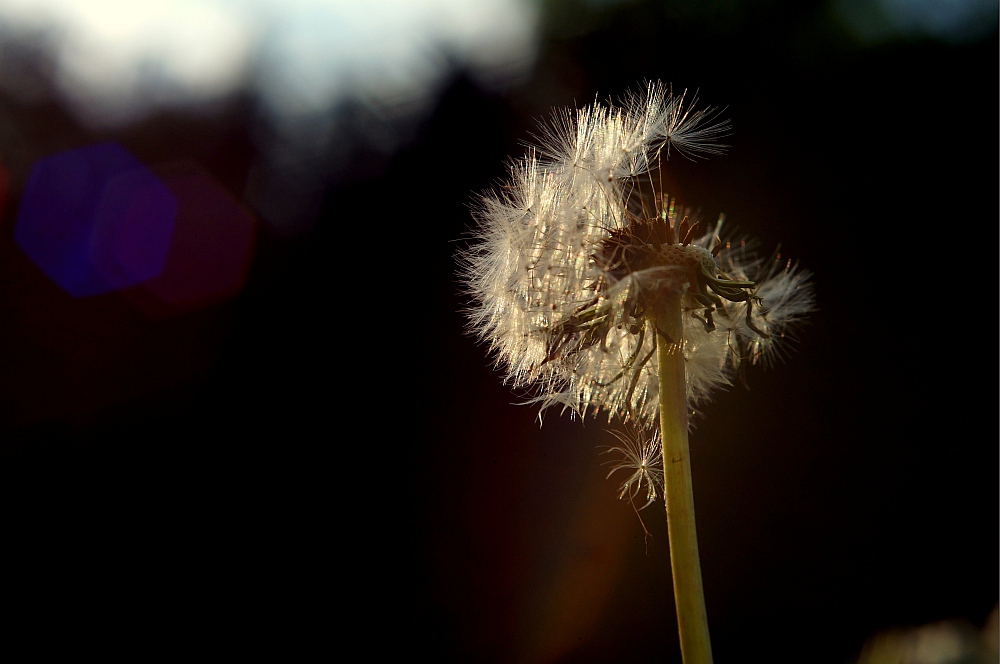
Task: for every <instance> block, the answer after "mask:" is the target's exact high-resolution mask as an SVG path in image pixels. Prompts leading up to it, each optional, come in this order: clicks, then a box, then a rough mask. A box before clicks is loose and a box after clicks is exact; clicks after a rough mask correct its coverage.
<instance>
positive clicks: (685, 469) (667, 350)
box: [656, 298, 712, 664]
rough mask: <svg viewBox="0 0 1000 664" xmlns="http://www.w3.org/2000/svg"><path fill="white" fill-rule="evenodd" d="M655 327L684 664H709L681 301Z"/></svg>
mask: <svg viewBox="0 0 1000 664" xmlns="http://www.w3.org/2000/svg"><path fill="white" fill-rule="evenodd" d="M668 299H673V298H668ZM656 322H657V365H658V369H659V379H660V429H661V438H662V441H663V472H664V501H665V502H666V507H667V532H668V535H669V538H670V567H671V570H672V572H673V580H674V604H675V605H676V607H677V626H678V629H679V631H680V637H681V657H682V658H683V660H684V664H711V662H712V644H711V641H710V640H709V637H708V615H707V613H706V611H705V591H704V589H703V588H702V583H701V563H700V561H699V558H698V536H697V533H696V532H695V524H694V494H693V492H692V489H691V460H690V454H689V451H688V434H687V396H686V388H685V383H684V358H683V354H682V352H681V346H680V344H679V343H677V342H676V341H674V340H673V339H681V338H682V336H681V335H682V332H681V330H682V329H683V328H682V325H683V324H682V322H681V308H680V301H679V300H677V301H675V302H674V301H672V302H669V303H665V304H664V306H663V307H662V308H661V310H660V311H657V321H656ZM667 335H669V336H667ZM671 337H672V338H673V339H672V338H671Z"/></svg>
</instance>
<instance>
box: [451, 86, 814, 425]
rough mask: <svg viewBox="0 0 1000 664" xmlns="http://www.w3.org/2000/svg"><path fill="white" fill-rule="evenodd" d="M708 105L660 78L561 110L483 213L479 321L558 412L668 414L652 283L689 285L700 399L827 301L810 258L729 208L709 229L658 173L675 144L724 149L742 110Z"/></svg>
mask: <svg viewBox="0 0 1000 664" xmlns="http://www.w3.org/2000/svg"><path fill="white" fill-rule="evenodd" d="M693 106H694V101H692V102H691V103H690V104H686V103H685V98H684V95H679V96H675V95H673V94H672V93H671V91H670V90H669V89H667V88H665V87H664V86H663V85H662V84H650V85H648V86H647V88H646V90H645V91H644V94H642V95H635V96H631V97H628V98H626V99H625V100H623V102H622V103H620V104H611V103H609V104H607V105H602V104H593V105H591V106H588V107H586V108H583V109H580V110H577V111H575V112H572V111H564V112H558V113H556V114H555V115H554V117H553V120H552V122H551V123H550V124H549V125H547V126H545V127H543V128H542V131H541V135H540V139H539V145H538V146H536V147H534V148H532V149H530V150H529V152H528V154H527V155H526V156H525V157H524V158H523V159H522V160H520V161H518V162H516V163H514V164H512V166H511V167H510V179H509V180H508V181H507V182H506V183H505V184H504V185H503V186H502V187H500V188H499V189H497V190H494V191H490V192H487V193H485V194H484V195H482V196H481V197H480V198H479V200H478V202H477V205H476V206H475V208H474V211H473V216H474V217H475V219H476V221H477V222H478V225H477V228H476V229H475V231H474V237H473V241H472V242H471V243H470V245H469V246H468V247H467V248H466V249H464V250H463V251H462V252H461V253H460V256H459V260H460V263H461V266H462V279H463V282H464V285H465V288H466V290H467V293H468V294H469V295H470V296H471V300H472V302H473V303H472V305H471V307H470V309H469V311H468V315H469V317H470V321H471V327H472V329H473V330H474V331H475V333H476V334H477V335H478V336H479V338H480V339H482V340H483V341H485V342H486V343H487V344H488V345H489V347H490V349H491V351H492V353H493V355H494V357H495V359H496V362H497V364H498V365H499V366H500V367H501V368H502V369H503V370H504V371H505V372H506V377H507V380H508V381H509V382H510V383H511V384H513V385H514V386H515V387H518V388H527V389H530V390H536V391H535V392H532V393H531V394H532V396H533V398H532V399H531V400H532V401H536V402H538V403H539V404H540V405H541V407H542V409H541V410H542V411H544V410H545V409H546V408H548V407H550V406H559V407H561V408H562V409H564V410H565V409H570V410H571V411H572V412H574V413H576V414H578V415H580V416H581V417H582V416H584V415H585V414H587V413H588V411H589V412H597V411H600V410H603V411H605V412H606V413H607V415H608V418H609V420H610V419H611V418H614V417H615V416H618V417H621V418H623V419H624V420H626V421H632V422H635V423H637V424H638V425H640V426H641V425H645V424H651V423H653V422H655V417H656V414H657V409H658V405H659V398H658V380H657V363H656V361H655V344H656V341H655V340H656V338H657V334H656V329H654V323H652V322H651V319H650V316H649V315H648V311H647V312H646V313H645V314H644V312H643V308H644V307H645V309H647V310H648V309H649V301H650V298H655V297H661V296H663V294H665V293H666V294H667V295H668V296H669V294H670V293H674V294H676V295H677V296H679V297H680V298H681V300H680V301H681V305H682V320H683V331H682V332H681V333H677V332H674V336H675V337H679V338H672V341H673V342H674V343H679V344H681V345H682V349H683V355H684V359H685V368H686V376H687V394H688V401H689V404H690V405H691V406H692V407H695V406H697V404H698V403H699V402H702V401H704V400H705V398H706V397H707V396H708V395H709V393H710V392H711V391H712V390H713V389H715V388H717V387H720V386H723V385H728V384H730V381H731V379H732V376H733V375H734V372H735V371H736V370H737V369H738V367H739V366H740V364H741V362H744V361H750V362H757V361H759V360H762V359H766V358H768V357H769V356H772V355H773V350H774V348H775V344H776V343H777V342H779V341H780V340H781V339H782V337H783V336H785V334H786V333H787V332H788V330H789V326H790V325H792V324H793V323H794V322H796V321H797V320H799V319H801V318H802V316H803V315H804V314H806V313H808V312H809V311H810V310H811V309H812V308H813V295H812V289H811V284H810V283H809V281H808V280H809V275H808V273H806V272H803V271H799V270H797V269H796V267H795V266H793V265H792V264H791V262H786V263H784V264H781V263H780V262H777V261H776V260H775V259H768V260H763V259H759V258H756V257H755V256H754V253H753V251H752V250H750V249H748V248H747V245H746V244H744V243H735V244H736V245H737V246H731V245H730V243H724V242H723V241H722V240H721V239H720V238H719V229H720V226H721V219H720V222H719V223H717V224H715V227H714V228H712V229H710V230H709V231H708V232H707V233H704V234H701V235H700V236H699V235H698V234H697V233H694V232H693V228H692V227H693V224H692V223H691V222H689V220H688V218H687V217H686V216H685V212H686V210H685V209H682V208H679V207H677V206H675V204H674V203H673V201H672V200H671V199H670V198H669V197H668V196H667V195H666V192H662V191H660V187H658V186H657V184H656V180H657V178H658V176H657V175H656V173H657V172H658V169H661V168H663V167H664V165H665V162H666V159H667V158H668V157H669V156H670V155H671V154H672V153H680V154H683V155H687V156H696V155H699V154H706V153H719V152H721V151H722V149H723V148H724V146H720V145H718V144H717V143H716V142H715V141H716V139H717V138H719V137H720V136H722V135H724V134H725V133H727V132H728V129H729V124H728V121H719V120H718V119H717V118H718V116H717V113H716V112H715V110H714V109H711V108H709V109H705V110H694V109H693ZM654 227H655V228H654ZM654 231H655V232H654ZM657 233H658V234H659V235H656V234H657ZM664 233H666V234H667V235H664ZM654 236H656V237H659V238H660V240H652V239H649V238H652V237H654ZM664 237H667V238H668V239H667V240H664V239H663V238H664ZM654 245H655V246H654ZM628 252H631V253H628ZM642 252H646V253H645V254H644V253H642ZM640 255H641V256H647V258H642V259H641V260H640V259H639V258H636V257H637V256H640ZM666 256H673V257H674V258H673V259H669V260H668V259H667V258H665V257H666ZM678 256H679V257H681V258H683V259H684V260H683V261H680V262H678V261H679V260H680V259H678V258H677V257H678ZM623 257H625V258H623ZM628 257H631V259H628ZM649 257H652V258H649ZM706 257H707V258H706ZM688 259H690V260H688ZM684 261H687V262H688V263H691V265H695V267H694V268H692V267H691V265H687V264H683V265H682V264H681V263H683V262H684ZM713 261H714V264H713ZM699 262H700V263H699ZM699 264H700V265H705V266H707V267H705V268H704V270H705V271H704V273H702V272H698V270H699V269H700V268H699V267H697V265H699ZM692 269H694V270H695V272H691V270H692ZM695 273H697V274H696V276H697V277H698V279H700V280H701V281H696V279H695V277H693V276H691V275H692V274H695ZM702 275H708V276H702ZM748 282H752V283H749V285H747V284H748ZM698 283H701V284H703V285H706V286H713V288H716V291H715V292H717V293H721V294H723V295H725V296H726V297H724V298H719V297H717V296H716V295H714V294H713V293H712V292H711V291H710V290H709V289H708V288H707V287H705V288H702V290H701V291H698V290H697V288H698ZM719 284H723V285H721V286H720V285H719ZM726 284H728V285H726ZM734 284H735V286H734ZM739 284H744V285H742V286H740V285H739ZM734 294H735V295H734ZM736 295H738V296H739V297H736ZM706 297H709V298H710V299H711V300H714V301H715V303H714V304H712V303H709V300H706ZM740 297H742V298H743V301H739V299H740ZM734 298H735V301H734ZM644 302H645V304H643V303H644ZM748 309H749V312H748ZM661 332H662V330H661ZM651 359H652V361H650V360H651Z"/></svg>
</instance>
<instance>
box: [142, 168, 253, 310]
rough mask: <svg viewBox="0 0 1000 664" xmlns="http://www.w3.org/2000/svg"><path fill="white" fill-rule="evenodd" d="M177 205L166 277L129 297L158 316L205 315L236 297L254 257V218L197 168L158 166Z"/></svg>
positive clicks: (209, 176)
mask: <svg viewBox="0 0 1000 664" xmlns="http://www.w3.org/2000/svg"><path fill="white" fill-rule="evenodd" d="M153 170H154V172H155V173H156V174H157V175H158V176H159V178H160V180H161V181H162V182H164V183H165V184H166V186H167V187H168V188H169V189H170V191H171V192H172V194H173V195H174V197H175V198H176V200H177V205H178V207H177V221H176V224H175V226H174V234H173V241H172V243H171V245H170V251H169V253H168V254H167V259H166V264H165V266H164V269H163V271H162V272H161V273H160V274H159V275H157V276H156V277H155V278H153V279H150V280H149V281H146V282H144V283H142V284H140V285H139V286H137V287H136V288H133V289H131V290H130V291H129V292H128V293H127V295H128V296H129V299H130V300H132V302H133V303H134V304H136V305H137V306H138V307H139V308H140V309H141V310H143V311H144V312H145V313H147V314H149V315H152V316H169V315H174V314H179V313H186V312H190V311H194V310H198V309H203V308H205V307H207V306H209V305H211V304H214V303H216V302H219V301H221V300H224V299H226V298H228V297H231V296H233V295H236V294H237V293H239V292H240V290H242V288H243V285H244V284H245V283H246V278H247V273H248V271H249V267H250V261H251V259H252V257H253V248H254V237H255V225H254V223H255V222H254V217H253V215H252V214H251V212H250V211H249V210H248V209H247V208H246V206H244V205H243V204H242V203H240V201H239V200H237V199H236V198H234V197H233V195H232V194H230V193H229V191H227V190H226V189H225V188H224V187H223V186H222V185H221V184H220V183H219V182H218V181H217V180H215V178H213V177H212V176H211V175H209V174H208V173H207V172H205V171H204V170H203V169H201V168H200V167H199V166H197V165H196V164H194V163H192V162H174V163H169V164H164V165H160V166H155V167H154V168H153Z"/></svg>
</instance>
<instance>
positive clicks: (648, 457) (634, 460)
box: [604, 427, 663, 510]
mask: <svg viewBox="0 0 1000 664" xmlns="http://www.w3.org/2000/svg"><path fill="white" fill-rule="evenodd" d="M610 433H611V435H612V436H614V437H615V438H617V439H618V441H619V442H620V443H621V444H620V445H612V446H609V447H608V448H607V449H606V450H604V453H605V454H615V453H617V454H619V455H620V456H621V458H620V459H617V460H612V461H609V462H608V464H609V465H610V466H611V470H610V471H609V472H608V479H610V478H611V476H612V475H614V474H615V473H617V472H618V471H619V470H624V471H625V472H628V471H632V474H631V475H629V477H628V478H627V479H626V480H625V481H624V482H622V484H621V491H620V493H619V494H618V498H619V499H625V498H626V497H627V498H628V499H629V501H630V502H632V501H633V500H634V499H635V497H636V496H638V495H639V494H640V493H641V492H642V490H643V487H644V486H645V490H646V504H645V505H643V506H642V507H639V508H637V509H639V510H644V509H646V508H647V507H649V506H650V505H652V504H653V502H654V501H655V500H656V499H657V497H658V493H657V492H658V491H662V490H663V456H662V454H661V451H660V435H659V432H655V433H654V434H653V435H652V436H644V435H643V432H642V431H640V430H638V429H636V428H634V427H630V428H628V429H627V430H626V431H615V430H611V431H610ZM633 505H634V503H633Z"/></svg>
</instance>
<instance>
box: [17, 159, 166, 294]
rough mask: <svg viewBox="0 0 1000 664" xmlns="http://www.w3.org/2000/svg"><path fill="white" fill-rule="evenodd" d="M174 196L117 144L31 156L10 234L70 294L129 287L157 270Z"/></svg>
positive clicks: (160, 267) (161, 262)
mask: <svg viewBox="0 0 1000 664" xmlns="http://www.w3.org/2000/svg"><path fill="white" fill-rule="evenodd" d="M176 212H177V201H176V199H175V198H174V196H173V194H172V193H171V192H170V190H169V189H167V187H166V186H164V185H163V183H162V182H160V181H159V179H157V177H156V176H155V175H153V173H151V172H150V171H149V170H148V169H147V168H146V167H145V166H143V165H142V163H141V162H140V161H139V160H138V159H136V158H135V157H134V156H132V155H131V154H130V153H129V152H128V151H127V150H125V149H124V148H123V147H121V146H120V145H118V144H117V143H105V144H100V145H91V146H87V147H84V148H79V149H76V150H69V151H66V152H60V153H58V154H55V155H53V156H51V157H46V158H45V159H42V160H39V161H38V162H37V163H36V164H35V165H34V167H33V168H32V170H31V174H30V175H29V176H28V182H27V184H26V185H25V189H24V194H23V196H22V198H21V205H20V208H19V210H18V215H17V220H16V222H15V226H14V239H15V241H16V242H17V245H18V246H19V247H20V248H21V250H22V251H24V253H25V254H27V255H28V257H29V258H30V259H31V260H32V262H33V263H34V264H35V265H37V266H38V267H39V269H41V270H42V272H44V273H45V274H46V275H47V276H48V277H49V278H50V279H51V280H52V281H54V282H55V283H56V284H57V285H58V286H59V287H60V288H62V289H63V290H64V291H66V292H67V293H69V294H70V295H72V296H73V297H87V296H90V295H98V294H101V293H106V292H109V291H112V290H118V289H122V288H127V287H129V286H133V285H135V284H137V283H141V282H143V281H146V280H147V279H151V278H153V277H155V276H157V275H158V274H159V273H160V272H161V271H162V270H163V266H164V263H165V261H166V258H167V251H168V249H169V247H170V239H171V235H172V234H173V226H174V218H175V216H176Z"/></svg>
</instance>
